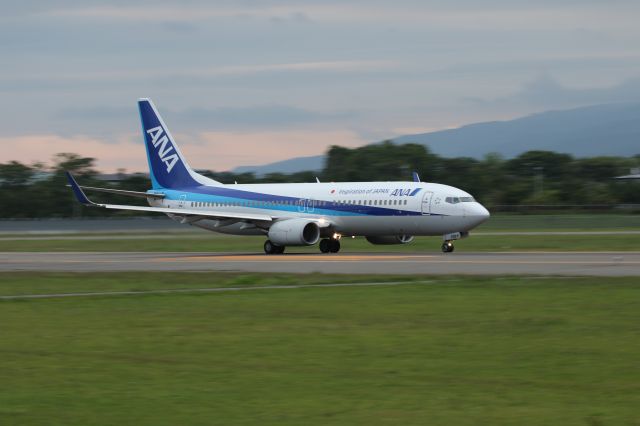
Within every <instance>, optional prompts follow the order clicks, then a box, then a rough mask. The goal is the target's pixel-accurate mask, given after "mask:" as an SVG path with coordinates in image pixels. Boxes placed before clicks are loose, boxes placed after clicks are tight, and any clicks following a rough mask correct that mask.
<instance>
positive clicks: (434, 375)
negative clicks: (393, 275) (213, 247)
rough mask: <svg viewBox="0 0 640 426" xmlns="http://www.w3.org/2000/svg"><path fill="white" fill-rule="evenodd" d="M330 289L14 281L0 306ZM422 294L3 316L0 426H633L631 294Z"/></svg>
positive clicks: (433, 288) (470, 290)
mask: <svg viewBox="0 0 640 426" xmlns="http://www.w3.org/2000/svg"><path fill="white" fill-rule="evenodd" d="M375 278H377V279H381V278H384V277H367V276H354V277H351V278H349V279H352V280H354V281H358V280H361V281H370V280H372V279H375ZM418 278H419V277H415V279H418ZM332 279H333V278H332V277H329V276H285V275H278V276H273V275H263V276H250V275H234V274H184V273H173V274H171V273H169V274H165V273H162V274H160V273H158V274H149V273H137V274H135V273H127V274H31V273H24V274H16V273H13V274H0V294H6V293H7V292H9V293H15V292H16V290H19V289H20V287H22V288H23V289H24V291H25V292H34V291H38V290H41V291H43V292H51V291H60V292H67V291H70V290H77V289H78V288H84V289H91V290H95V289H120V288H128V287H131V286H133V287H139V288H154V287H156V286H157V287H166V286H174V287H175V286H179V287H181V288H185V287H189V286H193V287H202V286H208V285H246V286H255V285H264V284H269V283H273V282H276V283H277V282H284V283H288V284H294V283H307V282H309V283H314V282H328V281H331V280H332ZM344 279H345V277H340V281H343V280H344ZM421 279H424V278H421ZM428 279H429V280H431V283H430V284H409V285H404V286H400V287H348V288H347V287H342V288H306V289H293V290H264V291H252V292H235V293H232V292H230V293H215V294H211V293H210V294H172V295H145V296H126V297H124V296H123V297H112V296H110V297H94V298H72V299H44V300H20V301H4V302H0V324H1V326H2V328H1V329H0V330H1V331H0V337H1V338H0V361H1V367H0V424H3V425H4V424H7V425H14V424H16V425H17V424H20V425H32V424H33V425H36V424H37V425H40V424H49V425H55V424H60V425H76V424H77V425H103V424H104V425H112V424H137V425H147V424H148V425H158V424H161V425H176V424H196V425H211V424H221V425H233V424H265V425H287V424H292V425H300V424H305V425H313V424H318V425H338V424H339V425H352V424H381V425H384V424H389V425H391V424H393V425H397V424H403V425H404V424H419V425H423V424H429V425H479V424H482V425H485V424H486V425H550V424H554V425H556V424H557V425H618V424H621V425H637V424H638V423H639V422H640V408H638V407H640V369H639V368H638V353H639V351H640V339H638V320H639V319H640V318H639V312H640V284H639V283H638V280H637V279H635V278H607V279H605V280H603V279H602V278H580V279H566V278H564V279H560V278H550V279H539V278H514V277H494V278H490V277H487V278H456V277H451V278H447V279H442V278H435V277H431V278H428Z"/></svg>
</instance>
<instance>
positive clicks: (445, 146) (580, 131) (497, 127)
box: [394, 103, 640, 158]
mask: <svg viewBox="0 0 640 426" xmlns="http://www.w3.org/2000/svg"><path fill="white" fill-rule="evenodd" d="M394 142H396V143H409V142H413V143H419V144H422V145H427V146H428V147H429V148H430V149H431V150H432V151H433V152H434V153H436V154H438V155H441V156H443V157H462V156H465V157H475V158H480V157H482V156H483V155H485V154H487V153H489V152H497V153H499V154H502V155H503V156H505V157H507V158H509V157H515V156H517V155H519V154H522V153H523V152H525V151H530V150H547V151H556V152H563V153H568V154H572V155H574V156H576V157H590V156H596V155H620V156H629V155H635V154H640V103H634V104H629V103H625V104H607V105H595V106H589V107H582V108H575V109H570V110H563V111H547V112H543V113H539V114H533V115H529V116H526V117H523V118H518V119H515V120H509V121H493V122H487V123H478V124H470V125H468V126H463V127H460V128H457V129H451V130H442V131H438V132H431V133H422V134H417V135H408V136H401V137H399V138H395V139H394Z"/></svg>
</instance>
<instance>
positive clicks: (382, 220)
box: [149, 182, 489, 236]
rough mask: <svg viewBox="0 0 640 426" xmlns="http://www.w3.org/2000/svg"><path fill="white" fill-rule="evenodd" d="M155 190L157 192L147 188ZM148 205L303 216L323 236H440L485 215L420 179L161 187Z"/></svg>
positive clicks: (225, 225)
mask: <svg viewBox="0 0 640 426" xmlns="http://www.w3.org/2000/svg"><path fill="white" fill-rule="evenodd" d="M153 192H156V193H157V192H158V191H153ZM161 192H162V193H164V194H165V198H164V199H162V200H158V199H149V204H150V205H151V206H154V207H168V208H171V209H175V210H176V214H179V212H180V209H187V208H188V209H189V210H194V209H195V210H202V211H203V212H207V211H222V212H229V213H257V214H266V215H270V216H272V217H274V220H283V219H289V218H308V219H312V220H316V221H318V222H320V223H323V222H326V223H328V224H330V226H327V227H326V228H323V236H329V235H331V234H333V233H339V234H342V235H349V236H350V235H363V236H384V235H399V234H404V235H444V234H448V233H453V232H466V231H469V230H470V229H472V228H474V227H476V226H478V225H479V224H481V223H482V222H484V221H486V220H487V219H488V218H489V212H488V211H487V209H485V208H484V207H483V206H482V205H481V204H480V203H478V202H477V201H475V200H474V199H473V197H472V196H471V195H469V194H468V193H466V192H464V191H462V190H460V189H458V188H454V187H452V186H447V185H440V184H435V183H425V182H340V183H292V184H252V185H220V186H208V185H203V186H201V187H198V188H195V189H193V188H190V189H189V190H185V191H181V190H175V189H171V190H169V189H167V190H162V191H161ZM193 225H194V226H198V227H201V228H204V229H209V230H213V231H216V232H222V233H229V234H238V235H263V234H264V233H265V232H266V231H265V228H261V227H260V226H255V225H248V224H246V223H243V222H241V221H234V220H229V221H224V220H214V219H206V218H205V219H201V220H197V221H193Z"/></svg>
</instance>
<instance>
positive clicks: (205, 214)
mask: <svg viewBox="0 0 640 426" xmlns="http://www.w3.org/2000/svg"><path fill="white" fill-rule="evenodd" d="M65 173H66V175H67V179H68V180H69V185H71V189H72V190H73V193H74V194H75V196H76V198H77V199H78V201H79V202H80V203H82V204H84V205H86V206H92V207H101V208H104V209H112V210H132V211H142V212H154V213H166V214H171V215H177V216H198V217H199V218H203V219H204V218H214V219H238V220H250V221H264V222H271V221H272V220H273V217H271V216H268V215H264V214H253V213H233V212H224V211H215V210H213V211H212V210H207V211H203V210H194V209H185V208H168V207H144V206H127V205H119V204H98V203H94V202H93V201H91V200H90V199H89V198H88V197H87V196H86V195H85V193H84V191H82V188H81V187H80V185H78V182H76V180H75V179H74V177H73V176H72V175H71V173H69V172H65Z"/></svg>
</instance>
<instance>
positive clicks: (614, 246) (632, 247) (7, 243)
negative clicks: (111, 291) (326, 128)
mask: <svg viewBox="0 0 640 426" xmlns="http://www.w3.org/2000/svg"><path fill="white" fill-rule="evenodd" d="M184 230H185V231H187V232H176V230H175V229H172V231H171V232H170V233H167V234H164V235H163V234H158V233H156V234H154V235H152V236H149V235H148V234H137V235H132V234H131V233H129V234H122V233H110V234H104V233H96V234H80V235H68V234H65V235H48V236H45V237H46V239H34V238H38V237H37V236H33V235H4V236H0V251H160V252H162V251H165V252H166V251H176V252H183V251H202V252H220V251H243V252H261V251H262V244H263V243H264V240H265V238H264V237H237V236H229V235H222V234H217V233H213V232H207V231H203V230H194V228H191V227H188V226H185V227H184ZM639 230H640V215H604V214H603V215H586V214H585V215H497V216H495V217H492V218H491V220H490V221H489V222H488V223H486V224H484V225H482V226H481V227H480V228H478V229H477V233H475V235H474V232H472V235H471V238H468V239H465V240H461V241H458V242H457V243H456V250H458V251H536V250H550V251H603V250H605V251H637V250H640V235H637V234H627V235H625V234H616V235H611V236H608V235H580V234H577V233H576V234H574V235H560V236H559V235H483V233H492V232H536V231H538V232H540V231H542V232H545V231H546V232H548V231H552V232H553V231H569V232H571V231H575V232H580V231H600V232H609V231H614V232H624V231H636V232H637V231H639ZM104 237H108V239H104ZM132 237H134V238H132ZM441 243H442V241H441V238H440V237H417V238H416V239H415V241H414V242H412V243H411V244H408V245H396V246H374V245H371V244H369V243H368V242H367V241H366V240H365V239H364V238H361V237H359V238H356V239H355V240H352V239H350V238H346V239H344V240H343V244H342V250H343V251H345V252H359V251H371V252H376V251H377V252H380V251H384V252H388V251H392V252H407V251H421V252H438V251H439V250H440V244H441ZM287 252H310V253H317V252H318V248H317V247H316V246H313V247H302V248H299V247H290V248H288V249H287Z"/></svg>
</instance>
